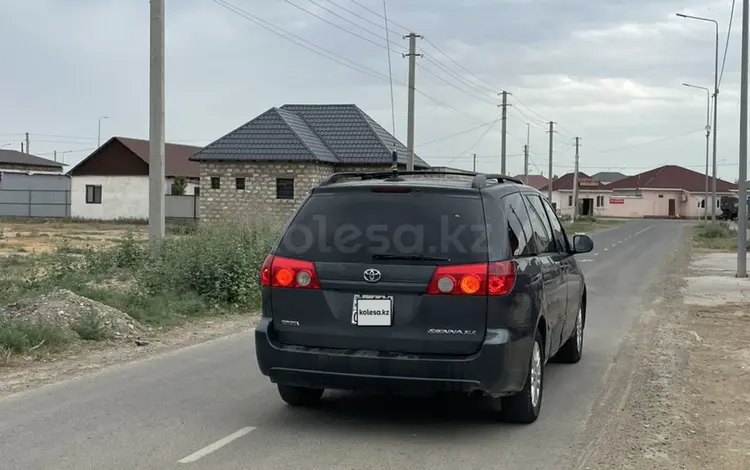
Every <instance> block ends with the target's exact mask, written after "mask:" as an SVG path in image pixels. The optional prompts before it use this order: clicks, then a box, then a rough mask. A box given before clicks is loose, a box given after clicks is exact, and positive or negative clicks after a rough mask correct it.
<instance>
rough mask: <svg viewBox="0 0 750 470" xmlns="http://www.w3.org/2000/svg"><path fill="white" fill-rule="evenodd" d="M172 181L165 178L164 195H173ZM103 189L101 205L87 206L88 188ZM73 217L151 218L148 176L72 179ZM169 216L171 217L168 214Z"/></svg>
mask: <svg viewBox="0 0 750 470" xmlns="http://www.w3.org/2000/svg"><path fill="white" fill-rule="evenodd" d="M173 181H174V180H173V178H166V180H165V185H164V192H165V194H170V193H171V189H172V182H173ZM87 185H100V186H101V187H102V199H101V204H87V203H86V186H87ZM196 186H198V182H197V181H195V182H188V185H187V188H186V190H185V194H187V195H191V194H193V192H194V188H195V187H196ZM71 215H72V216H73V217H81V218H84V219H100V220H114V219H146V218H148V176H73V178H72V184H71ZM167 216H169V214H167Z"/></svg>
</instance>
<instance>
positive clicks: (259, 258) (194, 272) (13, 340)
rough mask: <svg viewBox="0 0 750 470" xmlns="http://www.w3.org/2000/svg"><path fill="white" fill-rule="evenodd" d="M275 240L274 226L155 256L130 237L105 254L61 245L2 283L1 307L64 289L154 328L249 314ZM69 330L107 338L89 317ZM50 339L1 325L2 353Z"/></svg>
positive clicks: (232, 229) (44, 331)
mask: <svg viewBox="0 0 750 470" xmlns="http://www.w3.org/2000/svg"><path fill="white" fill-rule="evenodd" d="M277 236H278V231H277V229H276V228H275V227H271V226H265V225H244V224H227V225H222V226H219V227H197V228H195V229H194V230H193V232H192V233H186V234H183V235H179V236H168V237H166V238H165V240H164V242H163V243H162V245H161V246H159V247H158V248H157V249H156V251H155V253H154V254H151V253H150V252H149V250H148V246H147V244H146V243H145V241H144V240H140V239H137V238H136V237H135V236H134V235H133V234H132V233H129V234H126V235H125V236H124V237H123V239H121V240H119V241H118V242H117V243H116V244H115V245H114V246H112V247H110V248H107V249H104V250H95V249H93V248H91V247H89V248H86V249H83V250H80V249H78V250H72V249H70V247H66V246H62V247H60V249H59V250H58V251H57V252H55V253H53V254H49V255H43V256H40V257H39V258H35V261H34V262H33V263H30V264H29V265H28V267H27V268H26V269H25V270H24V272H23V273H22V274H21V275H17V274H16V275H14V276H12V277H7V278H5V279H3V278H0V303H5V302H11V301H15V300H19V299H21V298H24V297H29V296H32V295H38V294H43V293H46V292H50V291H52V290H53V289H55V288H66V289H69V290H71V291H73V292H75V293H77V294H79V295H82V296H84V297H87V298H90V299H92V300H95V301H98V302H102V303H104V304H106V305H110V306H112V307H114V308H117V309H119V310H121V311H123V312H125V313H127V314H129V315H130V316H132V317H133V318H135V319H136V320H138V321H139V322H141V323H144V324H149V325H155V326H159V327H169V326H173V325H176V324H179V323H181V322H182V321H184V319H186V318H192V317H199V316H205V315H213V314H217V313H222V312H228V311H237V310H239V311H241V312H248V311H251V310H254V309H256V308H257V307H258V306H259V304H260V279H259V276H260V268H261V265H262V263H263V260H264V259H265V257H266V255H267V254H268V252H269V251H270V249H271V247H272V245H273V243H274V242H275V240H276V238H277ZM73 329H74V331H75V332H76V333H77V335H78V336H79V337H80V338H81V339H84V340H91V341H98V340H101V339H106V338H105V337H104V336H103V335H104V334H105V329H104V328H103V325H101V322H100V319H99V318H97V317H96V316H95V315H93V314H92V315H91V316H86V317H83V318H82V319H81V320H80V321H79V322H78V323H77V324H76V325H75V327H74V328H73ZM54 333H55V330H52V329H50V328H48V327H47V326H45V325H36V324H28V323H27V322H15V323H13V325H10V324H7V322H6V324H0V335H3V337H2V338H0V349H7V350H9V351H13V352H18V351H24V350H27V349H28V348H30V347H33V346H35V345H36V344H38V343H39V342H41V339H43V338H45V337H47V336H49V338H48V339H47V340H45V343H44V344H45V345H50V343H55V341H56V340H55V339H54V338H53V336H54ZM35 342H36V344H35Z"/></svg>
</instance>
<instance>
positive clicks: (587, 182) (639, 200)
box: [542, 165, 737, 219]
mask: <svg viewBox="0 0 750 470" xmlns="http://www.w3.org/2000/svg"><path fill="white" fill-rule="evenodd" d="M705 184H706V176H705V175H704V174H702V173H698V172H697V171H693V170H689V169H687V168H683V167H681V166H677V165H665V166H661V167H659V168H654V169H653V170H649V171H646V172H644V173H640V174H637V175H634V176H629V177H627V178H624V179H621V180H619V181H615V182H613V183H610V184H607V185H603V184H601V183H599V182H598V181H596V180H594V179H592V178H589V177H588V176H587V175H586V174H584V173H579V204H580V211H579V214H581V215H594V216H600V217H623V218H649V217H651V218H691V219H697V218H699V217H702V216H703V213H704V209H703V208H704V207H705V206H704V204H705V201H704V191H705ZM709 189H710V179H709ZM546 190H547V189H546V187H545V188H543V189H542V192H543V193H544V192H546ZM552 191H553V192H552V199H553V201H552V202H553V203H556V204H557V207H558V208H559V211H560V212H561V213H562V214H570V215H572V213H573V198H572V196H573V173H569V174H567V175H563V176H562V177H560V178H559V179H557V180H556V181H555V182H554V183H553V185H552ZM736 191H737V185H736V184H732V183H730V182H728V181H724V180H721V179H717V180H716V204H715V206H714V207H713V209H712V208H711V207H709V208H708V214H709V216H710V215H711V212H712V210H713V211H714V212H715V213H716V214H719V213H721V209H720V208H719V205H720V202H719V200H720V198H721V196H725V195H732V194H734V193H736ZM710 197H711V196H710V194H709V204H710Z"/></svg>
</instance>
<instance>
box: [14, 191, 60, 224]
mask: <svg viewBox="0 0 750 470" xmlns="http://www.w3.org/2000/svg"><path fill="white" fill-rule="evenodd" d="M0 216H2V217H44V218H58V217H60V218H62V217H70V190H69V189H60V190H54V189H49V190H40V189H0Z"/></svg>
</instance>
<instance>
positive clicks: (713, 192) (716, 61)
mask: <svg viewBox="0 0 750 470" xmlns="http://www.w3.org/2000/svg"><path fill="white" fill-rule="evenodd" d="M677 16H679V17H680V18H687V19H690V20H698V21H708V22H710V23H713V24H714V26H716V53H715V58H714V158H713V174H712V178H711V179H712V181H711V199H712V201H711V203H712V204H713V208H712V209H711V223H713V224H715V223H716V133H717V131H718V129H717V128H718V125H717V120H718V115H719V113H718V107H719V22H718V21H716V20H712V19H711V18H703V17H701V16H692V15H685V14H683V13H677Z"/></svg>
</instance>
